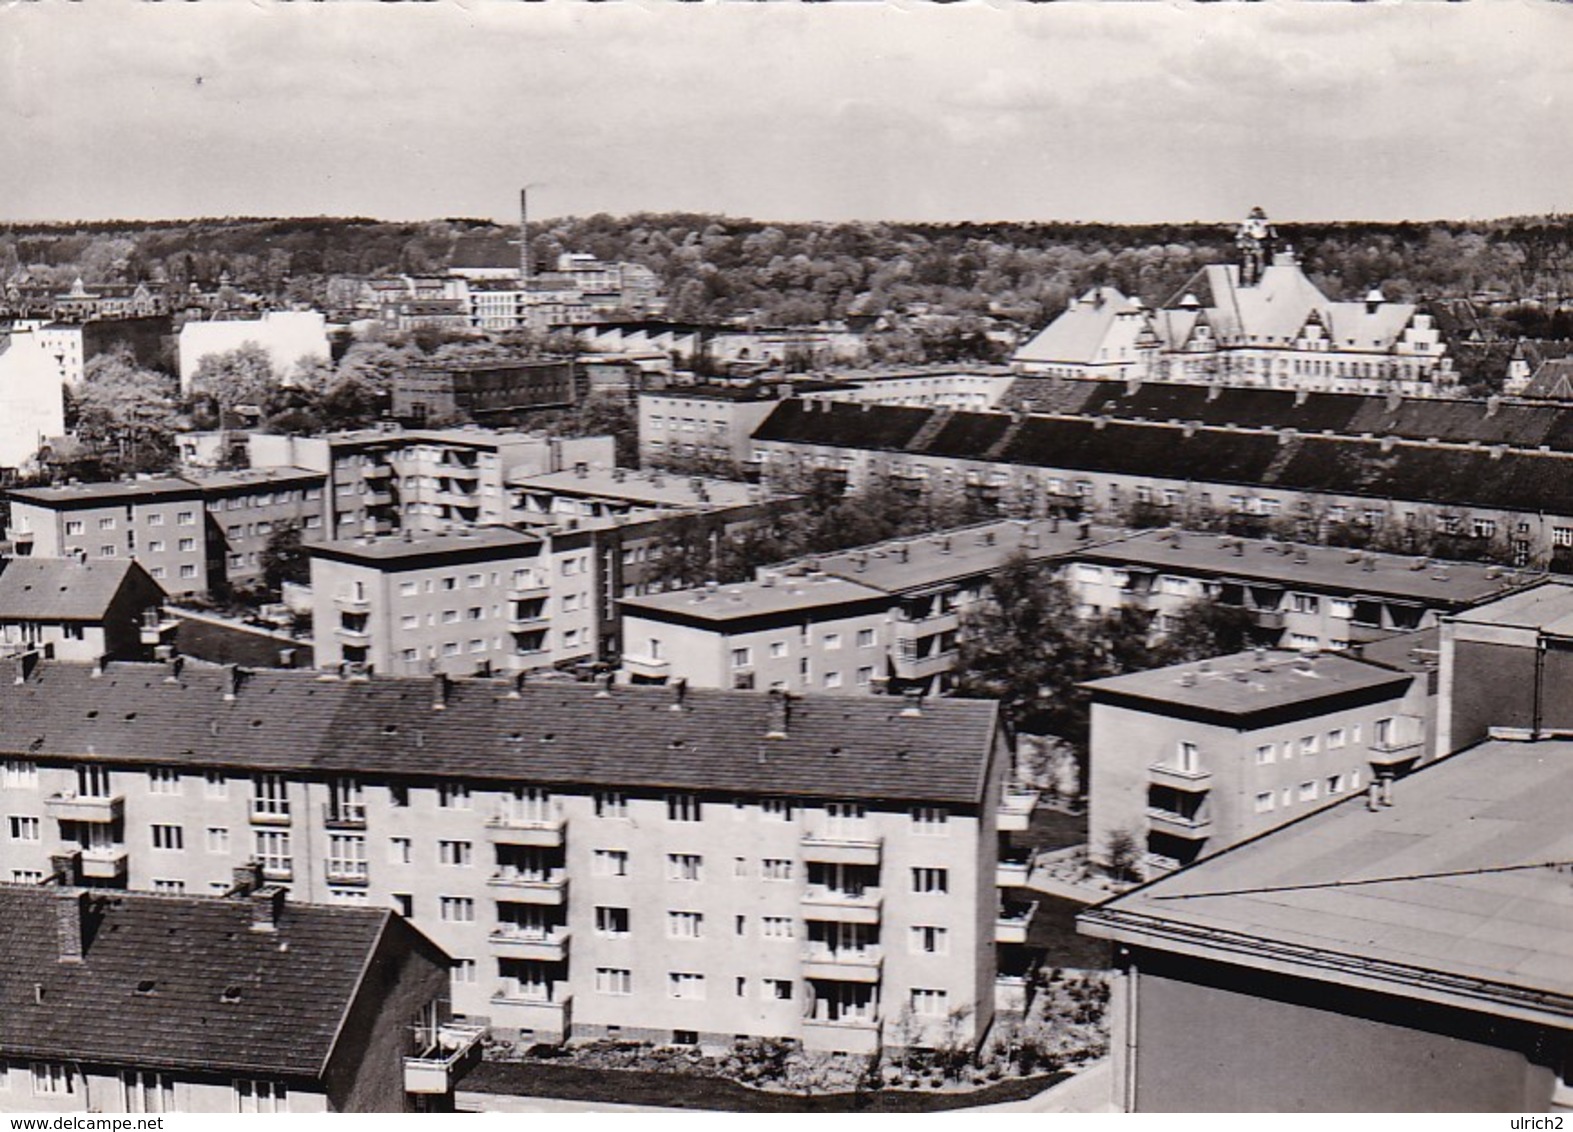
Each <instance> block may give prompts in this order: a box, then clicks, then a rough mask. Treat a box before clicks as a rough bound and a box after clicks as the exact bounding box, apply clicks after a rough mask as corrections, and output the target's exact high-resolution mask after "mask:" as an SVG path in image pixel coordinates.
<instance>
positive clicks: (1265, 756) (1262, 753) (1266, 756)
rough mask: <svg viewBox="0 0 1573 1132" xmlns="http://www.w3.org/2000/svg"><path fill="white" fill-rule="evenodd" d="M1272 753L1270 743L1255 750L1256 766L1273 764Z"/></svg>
mask: <svg viewBox="0 0 1573 1132" xmlns="http://www.w3.org/2000/svg"><path fill="white" fill-rule="evenodd" d="M1273 751H1274V748H1273V745H1272V744H1271V743H1263V744H1262V745H1261V746H1260V747H1258V748H1256V765H1257V766H1267V765H1268V764H1269V763H1271V762H1274V761H1275V759H1274V758H1273Z"/></svg>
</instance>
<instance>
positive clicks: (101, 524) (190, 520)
mask: <svg viewBox="0 0 1573 1132" xmlns="http://www.w3.org/2000/svg"><path fill="white" fill-rule="evenodd" d="M175 522H176V523H177V524H179V525H180V526H182V527H194V526H196V523H197V513H196V512H195V511H181V512H179V513H178V514H177V515H176V516H175ZM86 524H87V521H86V520H85V519H67V520H66V527H65V530H66V534H67V535H80V534H85V533H86V530H87V525H86ZM117 525H118V520H117V519H116V518H115V516H113V515H105V516H102V517H101V518H100V519H99V520H98V529H99V530H101V531H112V530H114V529H115V527H116V526H117ZM147 525H148V526H150V527H162V526H163V525H164V514H163V512H162V511H155V512H151V513H149V514H148V516H147Z"/></svg>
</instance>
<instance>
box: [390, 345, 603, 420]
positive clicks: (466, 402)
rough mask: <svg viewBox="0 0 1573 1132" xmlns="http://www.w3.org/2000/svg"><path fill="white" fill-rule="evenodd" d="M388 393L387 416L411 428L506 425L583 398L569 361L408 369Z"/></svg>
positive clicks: (395, 379) (513, 361)
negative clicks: (390, 413)
mask: <svg viewBox="0 0 1573 1132" xmlns="http://www.w3.org/2000/svg"><path fill="white" fill-rule="evenodd" d="M392 392H393V404H392V409H393V415H394V416H395V417H397V418H398V419H399V420H401V421H408V422H410V423H411V424H414V425H416V426H417V427H419V426H424V425H426V424H427V423H428V422H429V423H432V424H464V423H470V422H475V423H482V424H485V423H490V424H497V423H510V424H511V423H516V422H517V421H519V420H522V419H524V418H527V417H528V416H529V415H530V414H532V413H535V412H538V411H539V410H541V409H564V408H571V407H572V406H574V405H576V404H578V403H579V402H580V401H581V400H583V398H584V390H583V389H582V388H581V379H580V377H579V375H578V374H577V373H576V372H575V368H574V363H573V361H572V360H571V359H568V360H560V361H530V360H525V359H517V360H512V361H506V362H496V361H490V362H465V363H462V364H460V363H450V364H447V365H442V366H418V367H412V368H410V369H406V370H402V371H400V372H399V373H397V374H395V375H394V379H393V391H392Z"/></svg>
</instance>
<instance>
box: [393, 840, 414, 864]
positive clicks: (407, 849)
mask: <svg viewBox="0 0 1573 1132" xmlns="http://www.w3.org/2000/svg"><path fill="white" fill-rule="evenodd" d="M413 848H414V843H413V842H412V841H411V840H410V839H409V838H408V837H390V838H388V861H389V863H390V864H394V865H407V864H409V863H410V861H411V860H412V850H413Z"/></svg>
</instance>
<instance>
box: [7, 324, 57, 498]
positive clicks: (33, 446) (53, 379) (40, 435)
mask: <svg viewBox="0 0 1573 1132" xmlns="http://www.w3.org/2000/svg"><path fill="white" fill-rule="evenodd" d="M0 404H4V405H5V414H4V416H3V417H0V468H20V467H22V466H24V465H26V464H28V463H30V462H31V461H32V460H33V459H34V458H35V457H36V456H37V455H38V450H39V449H40V448H41V447H43V446H44V445H45V444H46V443H47V442H48V441H49V440H50V439H51V438H52V437H58V436H63V435H65V431H66V418H65V397H64V394H63V392H62V388H61V379H60V373H59V364H58V362H57V361H56V359H55V356H54V354H53V353H52V352H51V350H50V348H49V345H48V344H47V343H46V342H45V341H44V335H43V332H42V331H40V330H27V329H14V330H12V331H10V332H9V333H6V334H0Z"/></svg>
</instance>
